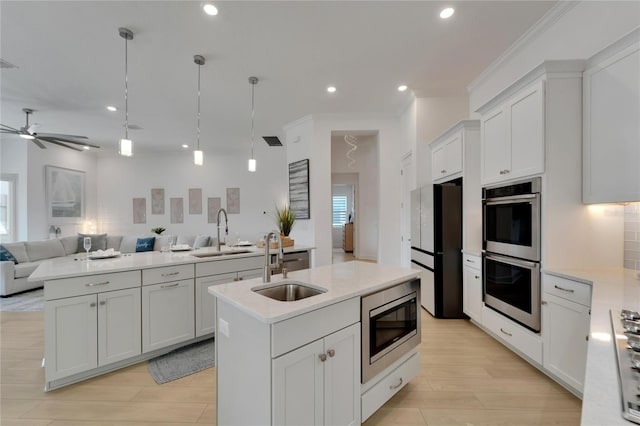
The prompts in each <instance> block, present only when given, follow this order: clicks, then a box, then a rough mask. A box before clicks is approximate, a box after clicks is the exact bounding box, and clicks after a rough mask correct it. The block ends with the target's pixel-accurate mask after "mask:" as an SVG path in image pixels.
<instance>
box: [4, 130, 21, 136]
mask: <svg viewBox="0 0 640 426" xmlns="http://www.w3.org/2000/svg"><path fill="white" fill-rule="evenodd" d="M0 133H13V134H14V135H17V134H18V132H17V131H16V130H9V129H0Z"/></svg>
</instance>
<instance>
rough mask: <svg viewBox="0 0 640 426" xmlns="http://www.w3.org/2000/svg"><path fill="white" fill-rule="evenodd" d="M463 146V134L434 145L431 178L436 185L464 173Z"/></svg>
mask: <svg viewBox="0 0 640 426" xmlns="http://www.w3.org/2000/svg"><path fill="white" fill-rule="evenodd" d="M462 145H463V144H462V132H457V133H456V134H454V135H451V136H449V137H448V138H447V139H443V140H441V139H437V140H436V141H434V142H433V143H432V145H431V149H432V155H431V178H432V180H433V182H434V183H435V182H442V181H445V180H447V178H452V177H457V176H458V175H459V174H460V173H462Z"/></svg>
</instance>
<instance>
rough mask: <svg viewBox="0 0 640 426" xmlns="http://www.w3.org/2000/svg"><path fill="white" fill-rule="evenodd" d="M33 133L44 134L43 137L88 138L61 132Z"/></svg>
mask: <svg viewBox="0 0 640 426" xmlns="http://www.w3.org/2000/svg"><path fill="white" fill-rule="evenodd" d="M34 135H38V137H40V136H45V137H48V138H56V139H60V138H73V139H89V138H88V137H86V136H79V135H65V134H63V133H34Z"/></svg>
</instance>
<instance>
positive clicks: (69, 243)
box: [60, 235, 84, 255]
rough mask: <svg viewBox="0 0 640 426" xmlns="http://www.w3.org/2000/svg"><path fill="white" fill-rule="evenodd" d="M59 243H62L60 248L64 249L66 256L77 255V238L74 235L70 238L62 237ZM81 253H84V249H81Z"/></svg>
mask: <svg viewBox="0 0 640 426" xmlns="http://www.w3.org/2000/svg"><path fill="white" fill-rule="evenodd" d="M60 242H61V243H62V247H64V252H65V254H66V255H70V254H73V253H78V246H79V245H78V237H76V236H74V235H72V236H70V237H62V238H60ZM82 251H83V252H84V248H83V249H82Z"/></svg>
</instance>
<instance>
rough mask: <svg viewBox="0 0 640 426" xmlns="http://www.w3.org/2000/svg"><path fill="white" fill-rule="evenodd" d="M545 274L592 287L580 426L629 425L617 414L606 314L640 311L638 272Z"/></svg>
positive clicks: (564, 271) (618, 398)
mask: <svg viewBox="0 0 640 426" xmlns="http://www.w3.org/2000/svg"><path fill="white" fill-rule="evenodd" d="M545 272H547V273H549V274H553V275H556V276H559V277H564V278H567V279H571V280H576V281H581V282H583V283H585V284H589V285H591V286H592V299H591V323H590V330H589V343H588V351H587V366H586V375H585V382H584V393H583V398H582V419H581V425H582V426H602V425H607V426H616V425H620V426H629V425H632V424H633V423H631V422H629V421H627V420H625V419H624V418H623V417H622V414H621V413H622V397H621V394H620V384H619V382H618V372H617V361H616V354H615V349H614V342H613V339H614V336H613V333H612V328H611V320H610V316H609V311H610V310H614V311H619V310H621V309H632V310H635V311H638V310H640V279H638V277H637V275H636V274H637V273H638V272H637V271H633V270H631V269H622V268H612V269H552V270H547V271H545ZM568 349H569V348H568Z"/></svg>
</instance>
